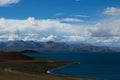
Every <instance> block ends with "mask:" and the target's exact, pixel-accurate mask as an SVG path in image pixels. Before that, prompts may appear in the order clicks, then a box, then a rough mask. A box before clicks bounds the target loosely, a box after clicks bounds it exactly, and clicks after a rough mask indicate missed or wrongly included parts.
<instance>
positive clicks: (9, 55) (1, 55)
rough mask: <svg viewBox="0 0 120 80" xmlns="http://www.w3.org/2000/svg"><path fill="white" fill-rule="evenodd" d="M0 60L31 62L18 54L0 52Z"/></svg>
mask: <svg viewBox="0 0 120 80" xmlns="http://www.w3.org/2000/svg"><path fill="white" fill-rule="evenodd" d="M0 60H33V58H30V57H28V56H26V55H23V54H21V53H19V52H0Z"/></svg>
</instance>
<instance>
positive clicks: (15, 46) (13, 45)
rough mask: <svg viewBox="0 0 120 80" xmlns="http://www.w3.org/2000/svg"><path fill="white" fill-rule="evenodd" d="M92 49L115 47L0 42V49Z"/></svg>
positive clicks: (108, 49)
mask: <svg viewBox="0 0 120 80" xmlns="http://www.w3.org/2000/svg"><path fill="white" fill-rule="evenodd" d="M25 50H27V51H29V50H30V51H33V52H34V51H37V52H42V51H56V52H61V51H62V52H63V51H72V52H73V51H93V52H109V51H110V52H111V51H117V50H115V49H112V48H109V47H103V46H101V47H100V46H94V45H90V44H67V43H62V42H52V41H49V42H34V41H8V42H0V51H18V52H19V51H25Z"/></svg>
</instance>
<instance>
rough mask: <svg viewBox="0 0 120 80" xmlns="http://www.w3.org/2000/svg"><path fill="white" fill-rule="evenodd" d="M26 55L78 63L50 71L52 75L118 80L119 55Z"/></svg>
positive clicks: (108, 53) (91, 53)
mask: <svg viewBox="0 0 120 80" xmlns="http://www.w3.org/2000/svg"><path fill="white" fill-rule="evenodd" d="M26 55H28V56H32V57H35V58H37V59H43V60H60V61H74V62H80V64H74V65H70V66H66V67H62V68H57V69H54V70H51V73H52V74H58V75H67V76H75V77H89V78H100V79H104V80H120V53H113V52H106V53H100V52H99V53H97V52H94V53H93V52H44V53H40V54H38V53H28V54H26Z"/></svg>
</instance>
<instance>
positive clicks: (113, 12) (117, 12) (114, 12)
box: [104, 7, 120, 16]
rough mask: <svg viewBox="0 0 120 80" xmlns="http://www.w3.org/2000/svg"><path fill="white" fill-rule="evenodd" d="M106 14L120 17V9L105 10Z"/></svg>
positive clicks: (109, 8)
mask: <svg viewBox="0 0 120 80" xmlns="http://www.w3.org/2000/svg"><path fill="white" fill-rule="evenodd" d="M104 14H106V15H111V16H120V8H116V7H108V8H106V9H105V10H104Z"/></svg>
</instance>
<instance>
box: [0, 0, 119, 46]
mask: <svg viewBox="0 0 120 80" xmlns="http://www.w3.org/2000/svg"><path fill="white" fill-rule="evenodd" d="M119 34H120V0H0V40H1V41H3V40H25V41H26V40H35V41H49V40H54V41H60V42H80V43H81V42H85V43H91V44H97V45H111V46H113V44H116V45H114V46H120V44H119V43H120V35H119Z"/></svg>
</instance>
